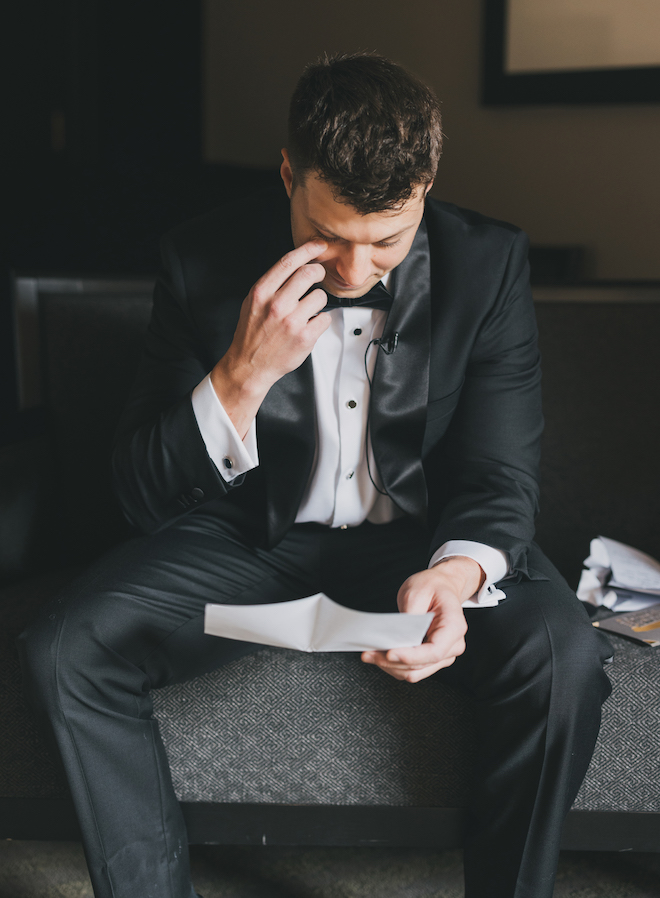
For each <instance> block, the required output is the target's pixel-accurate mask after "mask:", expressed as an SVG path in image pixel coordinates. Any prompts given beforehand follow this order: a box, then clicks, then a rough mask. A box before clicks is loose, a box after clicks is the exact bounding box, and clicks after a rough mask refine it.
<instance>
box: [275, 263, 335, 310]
mask: <svg viewBox="0 0 660 898" xmlns="http://www.w3.org/2000/svg"><path fill="white" fill-rule="evenodd" d="M324 277H325V268H324V267H323V265H321V263H320V262H308V263H307V264H306V265H301V266H300V268H299V269H298V270H297V271H294V273H293V274H292V275H291V277H290V278H289V280H288V281H286V283H285V284H283V285H282V286H281V287H280V289H279V290H278V291H277V293H276V294H275V295H276V297H277V299H276V301H277V302H278V303H282V304H283V305H285V306H286V307H287V308H289V307H290V306H295V303H296V302H298V300H302V299H303V298H306V296H305V294H306V293H307V291H308V290H309V288H310V287H311V286H312V284H319V283H320V282H321V281H322V280H323V278H324ZM312 292H313V291H312ZM324 305H325V303H324Z"/></svg>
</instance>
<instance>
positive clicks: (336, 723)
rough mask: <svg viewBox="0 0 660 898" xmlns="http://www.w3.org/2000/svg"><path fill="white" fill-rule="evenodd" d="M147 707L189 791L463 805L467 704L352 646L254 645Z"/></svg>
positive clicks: (161, 693) (257, 798) (204, 795)
mask: <svg viewBox="0 0 660 898" xmlns="http://www.w3.org/2000/svg"><path fill="white" fill-rule="evenodd" d="M155 713H156V716H157V717H158V719H159V720H160V725H161V731H162V734H163V738H164V741H165V745H166V748H167V751H168V755H169V758H170V763H171V767H172V774H173V777H174V783H175V788H176V790H177V794H178V795H179V797H180V798H182V799H185V800H187V801H195V800H197V801H239V802H276V803H278V802H282V803H287V802H293V803H302V804H310V803H311V804H314V803H321V804H390V805H421V806H428V805H444V806H448V807H456V806H460V805H461V804H464V803H465V794H466V787H467V784H468V781H469V773H470V763H471V757H472V749H473V742H474V736H473V730H474V725H473V715H472V707H471V706H470V704H469V703H468V702H467V701H466V700H465V698H464V697H463V696H462V695H461V694H460V693H458V692H456V691H455V690H453V689H449V688H447V687H443V686H442V685H441V684H439V683H437V682H434V681H432V680H428V681H425V682H423V683H419V684H415V685H411V684H406V683H400V682H397V681H395V680H393V679H391V678H390V677H388V676H386V675H385V674H383V673H382V672H381V671H378V670H376V669H375V668H373V667H367V665H365V664H363V663H362V662H361V661H360V659H359V656H357V655H355V654H348V653H347V654H343V653H342V654H323V655H321V654H315V655H308V654H305V653H301V652H293V651H284V650H276V649H273V650H261V651H260V652H259V653H258V654H255V655H251V656H247V657H244V658H241V659H240V660H238V661H235V662H233V663H232V664H230V665H228V666H227V667H226V668H225V669H221V670H218V671H215V672H214V673H212V674H208V675H207V676H204V677H201V678H199V679H198V680H195V681H194V682H193V683H190V684H185V685H183V686H171V687H168V688H166V689H161V690H158V691H157V693H156V696H155Z"/></svg>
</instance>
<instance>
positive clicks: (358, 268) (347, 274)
mask: <svg viewBox="0 0 660 898" xmlns="http://www.w3.org/2000/svg"><path fill="white" fill-rule="evenodd" d="M335 264H336V270H337V274H338V275H339V277H340V278H342V280H344V281H345V282H346V283H347V284H350V286H351V287H361V286H362V285H363V284H364V283H365V281H367V280H368V279H369V278H370V277H371V274H372V265H371V255H370V253H369V247H368V246H359V245H353V246H346V247H343V248H342V252H341V253H340V254H339V256H338V258H337V262H336V263H335Z"/></svg>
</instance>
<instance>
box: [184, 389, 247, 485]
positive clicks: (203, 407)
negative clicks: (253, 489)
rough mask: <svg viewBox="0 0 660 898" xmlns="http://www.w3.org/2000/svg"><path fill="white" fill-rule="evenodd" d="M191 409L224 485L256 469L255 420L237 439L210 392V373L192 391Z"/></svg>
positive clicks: (219, 404) (218, 401)
mask: <svg viewBox="0 0 660 898" xmlns="http://www.w3.org/2000/svg"><path fill="white" fill-rule="evenodd" d="M192 407H193V412H194V413H195V418H196V419H197V426H198V427H199V432H200V433H201V435H202V439H203V440H204V445H205V446H206V451H207V452H208V454H209V458H210V459H211V461H212V462H213V464H214V465H215V466H216V468H217V469H218V471H220V473H221V475H222V477H223V478H224V480H226V481H227V483H231V482H232V480H234V479H235V478H236V477H238V476H239V474H245V473H246V472H247V471H251V470H252V468H256V467H257V465H258V464H259V453H258V451H257V425H256V420H254V421H253V422H252V424H250V429H249V430H248V432H247V433H246V435H245V439H244V440H241V438H240V437H239V435H238V431H237V430H236V428H235V427H234V425H233V423H232V420H231V418H230V417H229V415H228V414H227V412H226V411H225V409H224V407H223V405H222V403H221V402H220V400H219V399H218V394H217V393H216V392H215V390H214V389H213V384H212V383H211V375H210V374H209V375H207V376H206V377H205V378H204V380H203V381H201V383H199V384H197V386H196V387H195V389H194V390H193V392H192Z"/></svg>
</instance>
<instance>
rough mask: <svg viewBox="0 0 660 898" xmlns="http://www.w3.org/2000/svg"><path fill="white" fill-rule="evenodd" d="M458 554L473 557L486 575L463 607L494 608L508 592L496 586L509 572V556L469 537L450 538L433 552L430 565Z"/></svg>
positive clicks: (432, 565)
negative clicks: (479, 586) (477, 589)
mask: <svg viewBox="0 0 660 898" xmlns="http://www.w3.org/2000/svg"><path fill="white" fill-rule="evenodd" d="M456 555H461V556H463V557H464V558H472V559H473V560H474V561H476V562H477V564H479V565H480V566H481V569H482V570H483V572H484V574H485V575H486V579H485V580H484V582H483V584H482V586H481V588H480V589H479V591H478V592H476V593H475V594H474V595H473V596H472V597H471V598H469V599H467V600H466V601H465V602H463V608H492V607H493V605H497V604H498V603H499V602H500V600H501V599H505V598H506V593H504V592H502V590H501V589H497V587H496V586H494V584H495V583H497V581H498V580H501V579H502V578H503V577H506V575H507V574H508V572H509V558H508V556H507V554H506V552H502V551H501V550H500V549H493V548H492V546H485V545H484V544H483V543H477V542H473V541H472V540H469V539H450V540H448V541H447V542H446V543H445V544H444V545H443V546H440V548H439V549H438V550H437V551H436V552H434V553H433V555H432V557H431V560H430V561H429V567H430V568H431V567H434V566H435V565H436V564H438V562H439V561H442V559H443V558H453V557H455V556H456Z"/></svg>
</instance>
